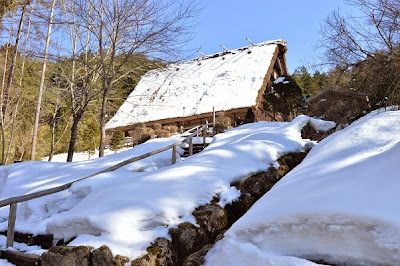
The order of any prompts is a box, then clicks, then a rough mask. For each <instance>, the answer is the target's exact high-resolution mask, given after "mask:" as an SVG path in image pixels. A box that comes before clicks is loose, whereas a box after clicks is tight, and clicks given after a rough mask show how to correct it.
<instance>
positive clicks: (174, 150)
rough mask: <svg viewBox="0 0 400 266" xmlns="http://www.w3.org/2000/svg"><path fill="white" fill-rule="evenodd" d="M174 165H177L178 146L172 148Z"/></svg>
mask: <svg viewBox="0 0 400 266" xmlns="http://www.w3.org/2000/svg"><path fill="white" fill-rule="evenodd" d="M172 164H176V146H174V147H173V148H172Z"/></svg>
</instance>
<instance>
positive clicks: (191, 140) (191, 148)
mask: <svg viewBox="0 0 400 266" xmlns="http://www.w3.org/2000/svg"><path fill="white" fill-rule="evenodd" d="M192 155H193V137H192V138H190V139H189V156H192Z"/></svg>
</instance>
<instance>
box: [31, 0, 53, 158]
mask: <svg viewBox="0 0 400 266" xmlns="http://www.w3.org/2000/svg"><path fill="white" fill-rule="evenodd" d="M55 4H56V0H52V2H51V8H50V15H49V19H48V27H47V35H46V44H45V48H44V58H43V68H42V76H41V78H40V86H39V95H38V100H37V104H36V115H35V123H34V128H33V137H32V149H31V160H32V161H34V160H35V155H36V142H37V135H38V129H39V118H40V108H41V105H42V97H43V91H44V81H45V77H46V67H47V59H48V53H49V45H50V37H51V29H52V26H53V15H54V8H55Z"/></svg>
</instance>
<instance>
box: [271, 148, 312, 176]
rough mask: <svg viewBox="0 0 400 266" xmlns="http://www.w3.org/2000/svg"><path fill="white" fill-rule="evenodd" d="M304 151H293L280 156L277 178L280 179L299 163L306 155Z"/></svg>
mask: <svg viewBox="0 0 400 266" xmlns="http://www.w3.org/2000/svg"><path fill="white" fill-rule="evenodd" d="M308 152H309V151H306V152H293V153H289V154H287V155H284V156H282V157H281V158H279V159H278V163H279V168H278V171H277V175H278V176H277V179H278V180H279V179H281V178H282V177H283V176H284V175H286V174H287V173H288V172H290V171H291V170H292V169H293V168H295V167H296V166H297V165H299V164H300V163H301V162H302V161H303V160H304V158H305V157H306V156H307V153H308Z"/></svg>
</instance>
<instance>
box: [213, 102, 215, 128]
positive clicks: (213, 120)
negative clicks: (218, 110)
mask: <svg viewBox="0 0 400 266" xmlns="http://www.w3.org/2000/svg"><path fill="white" fill-rule="evenodd" d="M213 126H215V107H214V106H213Z"/></svg>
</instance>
